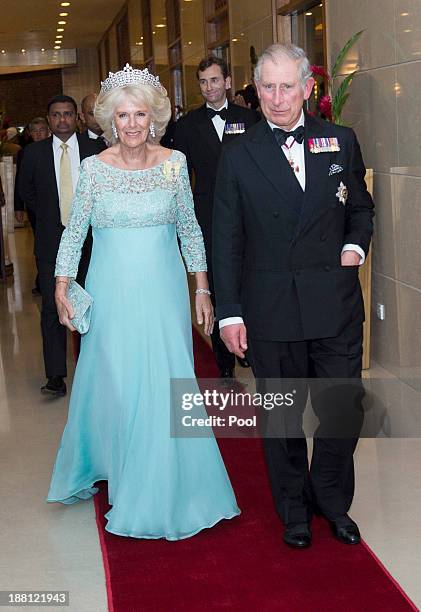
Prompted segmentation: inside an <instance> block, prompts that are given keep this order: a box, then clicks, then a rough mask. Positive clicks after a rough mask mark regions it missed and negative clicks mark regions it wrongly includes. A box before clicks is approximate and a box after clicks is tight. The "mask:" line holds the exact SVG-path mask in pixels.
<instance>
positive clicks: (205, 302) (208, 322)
mask: <svg viewBox="0 0 421 612" xmlns="http://www.w3.org/2000/svg"><path fill="white" fill-rule="evenodd" d="M196 318H197V323H198V325H203V331H204V332H205V334H206V335H207V336H210V335H211V333H212V332H213V324H214V320H215V319H214V315H213V306H212V302H211V299H210V297H209V295H207V294H205V293H196Z"/></svg>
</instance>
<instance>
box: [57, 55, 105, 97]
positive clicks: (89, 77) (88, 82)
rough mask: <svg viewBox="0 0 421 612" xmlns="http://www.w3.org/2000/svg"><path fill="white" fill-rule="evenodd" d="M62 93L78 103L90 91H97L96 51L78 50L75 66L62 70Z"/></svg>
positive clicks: (97, 67)
mask: <svg viewBox="0 0 421 612" xmlns="http://www.w3.org/2000/svg"><path fill="white" fill-rule="evenodd" d="M62 82H63V93H64V94H66V95H67V96H72V98H74V99H75V100H76V102H77V104H78V105H80V101H81V100H82V98H83V97H84V96H86V94H88V93H90V92H91V91H99V87H100V83H99V66H98V51H97V49H92V48H91V49H78V50H77V64H76V66H72V67H71V68H63V70H62Z"/></svg>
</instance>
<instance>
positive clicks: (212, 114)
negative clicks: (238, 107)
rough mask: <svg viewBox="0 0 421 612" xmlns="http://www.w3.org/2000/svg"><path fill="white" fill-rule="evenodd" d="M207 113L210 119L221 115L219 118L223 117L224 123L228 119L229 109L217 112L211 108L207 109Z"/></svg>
mask: <svg viewBox="0 0 421 612" xmlns="http://www.w3.org/2000/svg"><path fill="white" fill-rule="evenodd" d="M206 112H207V114H208V117H209V119H213V118H214V117H216V115H219V117H221V119H223V120H224V121H225V120H226V118H227V109H226V108H221V110H219V111H216V110H214V109H213V108H209V106H207V107H206Z"/></svg>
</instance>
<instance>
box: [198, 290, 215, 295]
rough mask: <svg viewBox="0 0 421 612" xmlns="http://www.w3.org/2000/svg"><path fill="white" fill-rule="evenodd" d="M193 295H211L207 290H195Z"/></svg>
mask: <svg viewBox="0 0 421 612" xmlns="http://www.w3.org/2000/svg"><path fill="white" fill-rule="evenodd" d="M195 294H196V295H200V294H204V295H211V292H210V291H209V289H196V291H195Z"/></svg>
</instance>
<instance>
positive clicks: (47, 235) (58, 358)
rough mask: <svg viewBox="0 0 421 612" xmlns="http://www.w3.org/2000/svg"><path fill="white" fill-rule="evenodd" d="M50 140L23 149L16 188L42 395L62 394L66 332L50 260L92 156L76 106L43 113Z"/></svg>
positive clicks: (94, 149)
mask: <svg viewBox="0 0 421 612" xmlns="http://www.w3.org/2000/svg"><path fill="white" fill-rule="evenodd" d="M47 118H48V123H49V126H50V130H51V133H52V136H50V137H49V138H46V139H45V140H42V141H40V142H34V143H32V144H30V145H28V146H27V147H26V148H25V154H24V156H23V160H22V164H21V168H20V173H19V178H18V189H19V194H20V197H21V198H22V200H23V201H24V202H25V204H26V206H27V207H28V209H31V210H32V211H33V212H34V214H35V217H36V228H35V257H36V261H37V268H38V274H39V284H40V290H41V296H42V308H41V331H42V340H43V352H44V364H45V373H46V376H47V383H46V384H45V385H44V386H43V387H42V388H41V392H42V393H47V394H50V395H53V396H62V395H65V393H66V384H65V382H64V380H63V379H64V378H65V376H66V375H67V367H66V328H65V327H63V325H61V324H60V322H59V319H58V315H57V310H56V304H55V300H54V292H55V275H54V270H55V262H56V256H57V251H58V247H59V244H60V238H61V234H62V233H63V230H64V227H65V226H66V224H67V221H68V217H69V214H70V209H71V204H72V197H73V193H74V191H75V189H76V184H77V180H78V175H79V166H80V162H81V161H82V160H83V159H84V158H85V157H89V156H90V155H95V154H96V153H98V145H97V143H96V141H95V140H90V139H86V140H85V139H82V138H81V136H80V135H78V134H76V118H77V106H76V102H75V101H74V100H73V98H71V97H69V96H65V95H58V96H54V97H53V98H52V99H51V100H50V102H49V104H48V109H47ZM91 245H92V235H91V234H88V237H87V239H86V241H85V244H84V247H83V251H82V257H81V260H80V265H79V274H78V282H79V283H81V284H84V282H85V277H86V273H87V270H88V265H89V258H90V253H91Z"/></svg>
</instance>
